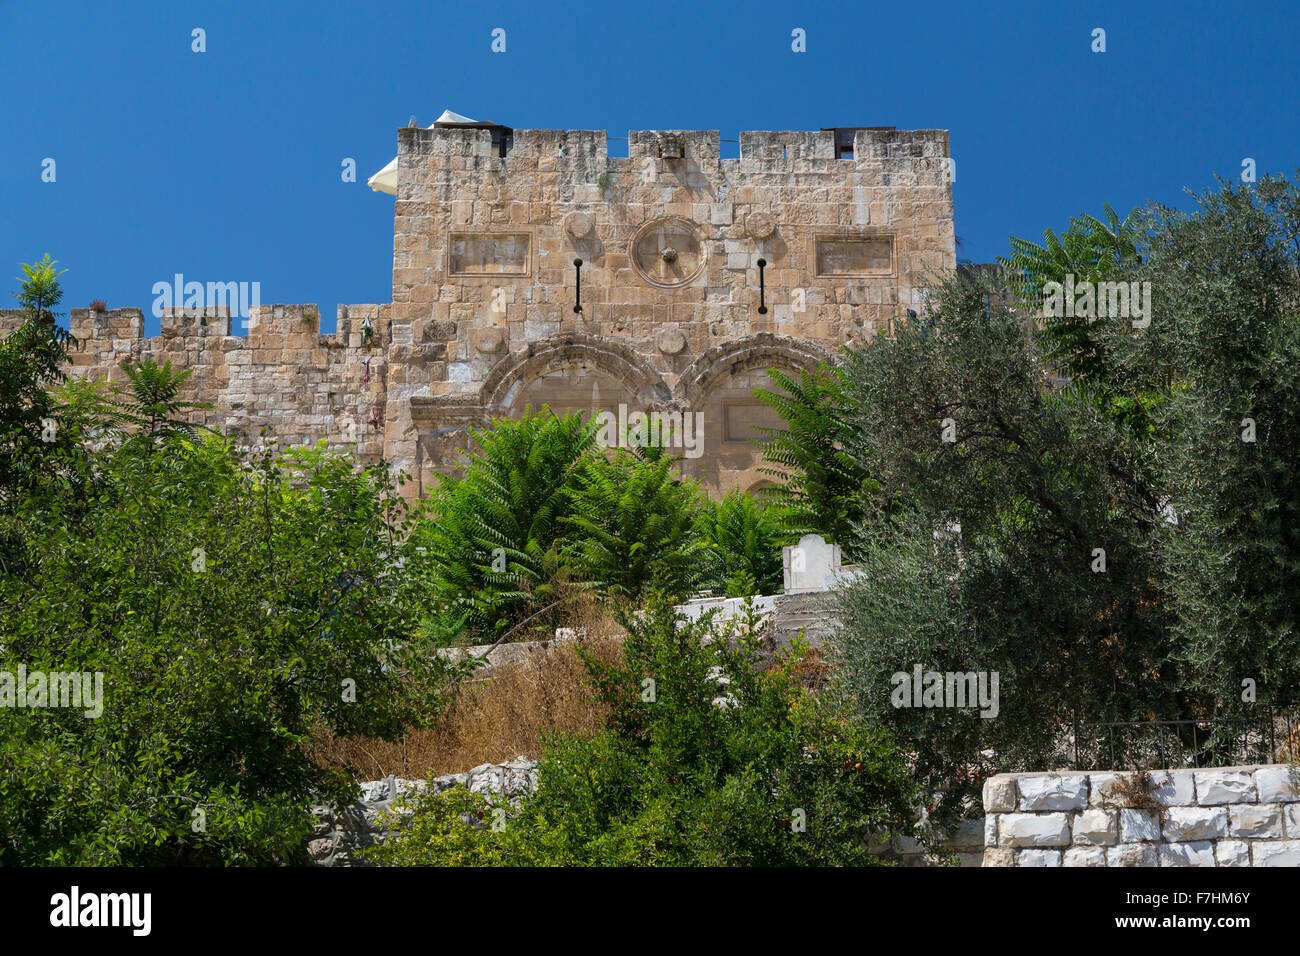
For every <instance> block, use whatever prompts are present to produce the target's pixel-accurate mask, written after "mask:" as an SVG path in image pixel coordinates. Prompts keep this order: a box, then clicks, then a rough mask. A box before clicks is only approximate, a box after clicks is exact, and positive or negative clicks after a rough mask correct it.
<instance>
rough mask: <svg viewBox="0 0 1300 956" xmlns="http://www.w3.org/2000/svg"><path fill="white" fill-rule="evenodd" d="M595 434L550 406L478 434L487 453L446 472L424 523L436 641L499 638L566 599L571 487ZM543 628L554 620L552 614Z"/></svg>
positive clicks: (420, 543)
mask: <svg viewBox="0 0 1300 956" xmlns="http://www.w3.org/2000/svg"><path fill="white" fill-rule="evenodd" d="M595 436H596V426H595V425H594V424H593V423H590V422H588V423H584V422H583V421H582V419H581V417H580V416H578V415H569V416H565V417H557V416H555V415H553V414H552V413H551V411H550V410H549V409H544V410H543V411H541V412H537V413H534V412H533V411H531V410H528V411H527V412H526V413H525V415H524V416H523V417H522V418H520V419H518V420H515V421H510V420H504V419H503V420H499V421H496V422H494V423H493V425H492V427H490V428H485V429H480V430H476V431H475V432H474V433H473V437H474V440H475V441H476V442H477V443H478V445H479V450H478V451H476V452H475V453H474V454H472V455H471V456H470V457H469V459H468V461H467V462H466V465H465V467H464V468H463V469H462V470H461V471H460V473H459V474H458V475H455V476H449V477H447V478H445V479H443V481H442V482H441V484H440V485H439V486H438V487H437V488H436V489H435V490H434V491H433V493H432V494H431V495H430V496H429V497H428V499H426V501H425V503H424V504H423V506H422V507H421V510H420V513H419V516H418V518H417V521H416V524H415V533H414V536H413V541H412V545H413V547H417V548H422V549H423V550H422V551H418V552H415V554H416V555H417V556H423V557H421V558H418V562H419V564H420V566H421V569H422V573H423V577H424V580H425V581H426V582H427V584H428V586H429V590H430V599H431V604H432V607H433V610H432V612H431V614H430V616H429V618H428V619H427V620H426V622H425V630H426V632H427V633H428V634H429V636H430V637H431V639H432V640H433V641H434V642H435V643H444V644H445V643H451V642H453V641H454V640H455V639H456V638H457V637H458V636H459V635H462V634H468V635H469V636H470V637H471V639H472V640H475V641H483V642H487V641H491V640H495V639H496V638H497V637H499V636H500V635H501V634H503V633H505V632H506V631H507V630H509V629H511V628H513V627H515V626H516V625H517V624H519V623H521V622H522V621H523V620H524V619H526V618H528V617H530V616H531V615H533V614H534V613H536V612H537V611H539V610H541V609H543V608H544V607H546V606H547V605H548V604H550V603H551V602H553V601H554V600H555V599H556V598H557V596H558V592H559V590H560V588H561V587H562V585H563V579H564V571H565V569H564V567H563V565H562V562H561V560H560V548H561V546H562V543H563V536H564V532H565V529H566V525H565V523H564V522H565V519H566V518H567V517H568V516H569V515H570V514H571V512H572V507H573V505H572V501H571V498H570V492H571V491H572V489H573V486H574V481H575V476H576V474H577V471H578V470H579V469H580V468H581V467H582V465H583V463H584V462H585V461H586V459H587V458H588V457H589V456H590V455H591V452H592V449H593V448H594V446H595ZM535 626H536V627H538V628H545V627H547V626H550V627H553V626H554V623H553V622H552V621H550V619H549V618H544V617H543V618H540V619H538V621H537V622H536V625H535ZM523 636H526V635H523ZM521 639H522V637H521Z"/></svg>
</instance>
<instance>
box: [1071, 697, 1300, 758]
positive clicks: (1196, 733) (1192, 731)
mask: <svg viewBox="0 0 1300 956" xmlns="http://www.w3.org/2000/svg"><path fill="white" fill-rule="evenodd" d="M1257 706H1258V707H1259V715H1258V716H1252V717H1221V718H1209V719H1204V720H1195V719H1184V720H1132V721H1096V722H1081V721H1078V720H1077V719H1076V720H1075V722H1074V726H1073V731H1074V733H1073V737H1074V740H1073V744H1074V769H1076V770H1142V769H1155V768H1170V769H1177V768H1182V767H1227V766H1232V765H1234V764H1261V763H1283V762H1287V761H1294V760H1297V759H1300V706H1296V705H1288V706H1285V707H1282V706H1272V705H1267V704H1260V705H1257Z"/></svg>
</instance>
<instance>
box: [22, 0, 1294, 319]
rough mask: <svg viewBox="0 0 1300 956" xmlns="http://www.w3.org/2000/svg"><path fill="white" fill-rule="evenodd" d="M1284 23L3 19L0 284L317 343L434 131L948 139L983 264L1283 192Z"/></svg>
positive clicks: (305, 9)
mask: <svg viewBox="0 0 1300 956" xmlns="http://www.w3.org/2000/svg"><path fill="white" fill-rule="evenodd" d="M1298 22H1300V6H1297V5H1296V4H1295V3H1294V0H1293V2H1291V3H1286V2H1279V3H1269V2H1251V3H1248V4H1241V5H1233V4H1224V3H1222V2H1219V3H1209V2H1178V3H1174V2H1158V3H1133V2H1104V3H1097V2H1088V3H1069V4H1061V3H1055V2H1044V0H1034V2H1023V3H1021V2H1017V3H1002V4H995V3H976V2H970V0H964V2H945V3H926V2H922V0H913V2H908V3H887V4H886V3H874V2H873V3H854V2H841V3H814V2H806V0H801V2H797V3H771V2H766V0H751V2H747V3H721V2H708V0H697V2H691V3H684V2H650V3H638V4H627V3H624V2H622V0H607V2H604V3H585V2H579V3H573V2H564V3H562V4H550V3H545V2H537V0H532V2H528V3H489V2H479V3H450V4H439V3H432V2H428V0H425V2H403V0H385V2H383V3H369V4H362V3H341V2H330V0H290V2H277V0H262V2H251V0H224V2H194V3H191V2H184V0H177V2H161V0H160V2H157V3H142V2H132V0H121V2H111V3H106V2H102V0H99V2H81V3H71V2H59V0H46V2H42V3H35V2H30V0H0V53H2V57H0V63H2V64H3V67H4V71H3V73H4V76H3V89H4V92H3V94H0V120H2V121H3V122H0V269H3V270H4V271H2V272H0V275H3V276H5V277H13V276H16V275H18V272H19V266H18V263H19V262H30V261H32V260H34V259H36V258H39V257H40V255H41V254H43V253H45V252H47V251H48V252H49V253H50V254H51V255H53V256H54V257H55V258H56V259H58V260H60V264H61V266H63V267H66V268H68V269H69V270H70V271H69V272H68V273H67V275H66V276H65V277H64V281H65V287H66V290H67V296H66V299H65V302H64V306H65V308H68V307H82V306H85V305H87V304H88V303H89V302H90V301H91V300H92V299H104V300H106V301H107V302H108V304H109V306H110V307H122V306H138V307H141V308H143V309H145V310H146V312H147V311H148V310H149V308H150V306H151V304H152V302H153V294H152V291H151V290H152V286H153V283H155V282H157V281H160V280H169V279H170V278H171V276H172V275H173V274H174V273H177V272H181V273H184V274H185V276H186V277H187V278H191V279H198V280H200V281H209V280H212V281H241V280H242V281H254V280H256V281H260V282H261V283H262V302H263V303H273V302H287V303H297V302H316V303H319V304H320V306H321V310H322V313H323V317H324V320H325V325H326V327H327V328H328V327H332V324H333V316H334V308H335V305H336V304H337V303H339V302H345V303H357V302H385V301H388V299H389V298H390V295H391V280H392V226H393V221H392V220H393V201H394V200H393V198H392V197H391V196H386V195H384V194H382V193H373V192H371V191H370V189H369V188H368V187H367V186H366V185H365V179H366V177H368V176H369V175H370V174H372V173H373V172H375V171H376V170H378V169H379V168H380V167H381V166H383V165H384V164H385V163H386V162H388V160H389V159H391V158H392V157H393V156H394V155H395V153H396V143H397V129H398V128H399V127H401V126H404V125H406V122H407V119H408V118H409V116H410V115H411V114H415V116H416V118H417V120H418V121H419V123H420V125H421V126H427V125H429V124H430V123H432V122H433V120H434V119H435V118H436V117H437V116H438V114H439V113H440V112H442V110H443V109H446V108H450V109H453V110H455V111H457V112H459V113H463V114H465V115H468V116H471V117H474V118H476V119H486V120H492V121H495V122H500V123H505V124H507V125H510V126H514V127H517V128H581V129H601V128H604V129H607V130H609V132H610V135H611V136H626V135H627V132H626V131H627V130H628V129H664V128H677V129H718V130H721V132H722V137H723V138H724V139H735V138H736V134H737V133H738V131H740V130H742V129H775V130H782V129H817V128H819V127H823V126H880V125H892V126H897V127H899V128H944V129H948V130H950V131H951V142H952V153H953V157H954V158H955V160H956V162H957V181H956V184H955V186H954V195H955V199H956V218H957V235H958V237H959V239H960V240H961V243H962V244H961V246H960V247H959V248H958V256H959V257H960V258H964V259H970V260H973V261H976V262H986V261H989V260H991V259H992V257H993V256H994V255H997V254H999V253H1002V252H1004V251H1005V249H1006V241H1007V237H1008V236H1010V235H1019V236H1026V237H1032V238H1035V239H1036V238H1039V237H1040V236H1041V233H1042V230H1043V229H1044V228H1046V227H1049V226H1050V227H1052V228H1055V229H1060V228H1063V227H1064V226H1065V225H1066V223H1067V221H1068V219H1069V217H1070V215H1071V214H1074V213H1078V212H1083V211H1089V212H1094V213H1100V210H1101V206H1102V203H1103V202H1106V201H1109V202H1110V203H1112V204H1113V205H1114V206H1115V207H1116V208H1117V209H1119V210H1120V211H1121V212H1126V211H1127V210H1128V209H1130V208H1131V207H1133V206H1135V205H1140V204H1142V203H1145V202H1146V201H1148V200H1156V201H1160V202H1165V203H1170V204H1175V205H1180V206H1184V207H1186V206H1188V200H1187V198H1186V196H1185V194H1184V192H1183V191H1184V189H1185V188H1192V189H1196V190H1202V189H1204V188H1206V187H1209V186H1211V185H1212V184H1213V176H1214V174H1216V173H1217V174H1219V175H1222V176H1224V177H1226V178H1237V177H1239V176H1240V172H1241V162H1242V159H1243V157H1252V158H1254V159H1255V160H1256V162H1257V164H1258V170H1259V172H1260V173H1261V174H1262V173H1264V172H1283V173H1287V174H1288V175H1294V173H1295V167H1296V166H1297V165H1300V159H1298V158H1297V157H1300V113H1298V111H1297V106H1298V105H1300V97H1297V95H1296V93H1297V83H1298V82H1300V80H1298V77H1300V60H1297V58H1296V56H1295V52H1296V47H1297V42H1296V41H1297V39H1298V34H1300V31H1298V30H1297V23H1298ZM195 27H201V28H203V29H204V30H205V31H206V35H207V36H206V40H207V52H205V53H201V54H200V53H194V52H191V30H192V29H193V28H195ZM496 27H502V28H504V29H505V30H506V52H505V53H504V54H496V53H493V52H492V51H491V49H490V44H491V31H492V30H493V29H494V28H496ZM795 27H800V28H803V29H804V30H805V31H806V33H807V52H806V53H802V54H797V53H793V52H792V51H791V48H790V44H791V39H790V34H791V30H792V29H794V28H795ZM1095 27H1102V28H1104V29H1105V30H1106V46H1107V51H1106V52H1105V53H1093V52H1092V51H1091V49H1090V47H1091V44H1092V38H1091V33H1092V30H1093V28H1095ZM615 145H616V146H622V145H623V144H615ZM623 148H624V150H625V146H624V147H623ZM731 149H735V147H734V146H732V147H731ZM724 155H728V154H727V153H725V152H724ZM731 155H734V153H733V154H731ZM46 157H50V158H53V159H54V160H55V161H56V163H57V167H56V169H57V181H56V182H54V183H44V182H42V181H41V170H42V161H43V160H44V159H45V158H46ZM345 157H352V158H354V159H355V160H356V162H357V173H358V175H357V181H356V182H354V183H344V182H342V181H341V178H340V171H341V167H340V163H341V162H342V160H343V159H344V158H345ZM14 288H17V281H16V280H13V279H11V281H10V284H9V285H8V286H5V287H4V288H3V289H2V290H0V292H3V293H5V295H4V296H3V301H4V304H5V305H6V306H10V305H12V304H13V302H12V298H10V297H9V296H8V295H7V293H8V292H9V291H11V290H12V289H14ZM156 325H157V320H152V321H151V324H150V329H151V331H152V329H153V328H155V327H156Z"/></svg>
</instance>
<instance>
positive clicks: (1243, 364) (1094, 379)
mask: <svg viewBox="0 0 1300 956" xmlns="http://www.w3.org/2000/svg"><path fill="white" fill-rule="evenodd" d="M1196 199H1197V203H1198V206H1199V208H1198V210H1197V211H1196V212H1194V213H1192V214H1185V213H1181V212H1177V211H1174V210H1169V209H1164V208H1161V207H1153V208H1151V209H1149V210H1146V211H1144V212H1142V213H1141V214H1139V215H1137V216H1133V217H1130V218H1129V220H1126V221H1125V223H1123V224H1120V223H1118V222H1117V221H1116V217H1114V216H1113V215H1111V216H1110V219H1111V222H1110V224H1109V226H1108V227H1107V229H1106V230H1105V232H1106V233H1107V234H1108V235H1109V234H1114V233H1117V232H1123V233H1125V234H1127V235H1137V234H1139V233H1140V234H1141V235H1142V236H1143V237H1144V238H1143V241H1142V255H1141V256H1140V257H1139V256H1137V255H1133V254H1130V253H1131V252H1132V249H1131V247H1130V246H1128V245H1126V244H1125V243H1124V242H1119V243H1116V242H1114V241H1112V240H1108V239H1105V237H1104V236H1103V237H1102V238H1100V239H1095V241H1093V240H1089V241H1087V242H1085V241H1084V240H1083V239H1078V242H1077V247H1071V246H1070V244H1069V243H1065V242H1062V243H1060V244H1059V245H1060V246H1061V247H1062V248H1061V250H1058V251H1057V252H1054V253H1053V255H1054V256H1055V257H1056V259H1057V260H1059V262H1058V263H1057V264H1058V265H1059V266H1061V267H1062V268H1071V269H1074V268H1079V269H1082V268H1083V267H1086V266H1089V265H1090V264H1091V265H1092V266H1096V267H1097V268H1096V270H1095V271H1094V272H1093V273H1092V274H1091V275H1089V274H1087V273H1084V276H1085V277H1086V278H1090V279H1093V278H1096V277H1097V275H1099V274H1100V275H1106V276H1107V277H1109V278H1110V279H1111V280H1112V281H1125V282H1150V283H1151V288H1152V292H1153V312H1152V316H1151V325H1150V327H1149V328H1146V329H1142V330H1135V329H1133V328H1132V327H1131V325H1130V324H1129V323H1127V322H1097V323H1093V324H1091V325H1090V326H1089V327H1088V329H1087V341H1086V342H1084V341H1083V340H1082V339H1079V340H1076V341H1074V342H1073V344H1072V345H1070V346H1069V347H1071V348H1075V349H1077V350H1078V356H1075V357H1080V356H1084V355H1085V353H1086V357H1087V359H1088V364H1087V367H1086V369H1085V370H1084V372H1083V373H1082V379H1083V380H1076V381H1074V382H1071V383H1067V384H1066V385H1065V386H1059V385H1056V384H1054V377H1053V374H1052V373H1053V367H1054V362H1055V360H1056V359H1057V358H1058V357H1060V355H1061V352H1060V351H1059V350H1060V349H1062V348H1065V347H1066V346H1065V345H1062V343H1064V342H1068V341H1069V340H1068V339H1057V340H1055V341H1053V340H1052V339H1051V338H1050V337H1043V336H1040V335H1038V334H1037V333H1036V332H1035V331H1033V330H1032V329H1031V328H1030V327H1028V326H1027V325H1026V324H1025V322H1024V320H1023V317H1021V316H1019V315H1017V314H1016V313H1015V312H1013V311H1011V310H1009V309H1007V308H1005V307H1004V306H1002V305H1001V304H999V297H998V296H997V295H996V290H992V289H988V288H981V287H977V286H975V285H968V284H964V283H960V282H956V281H953V282H950V283H948V284H946V285H945V286H944V287H943V288H942V289H941V290H939V294H938V296H937V297H936V298H937V308H936V310H935V314H934V315H932V316H929V317H928V321H927V330H928V331H927V333H926V334H922V333H919V332H916V331H913V330H909V329H904V330H903V331H902V332H901V333H900V334H899V336H898V337H897V339H896V340H879V341H877V342H876V343H874V344H873V345H872V346H870V347H868V348H866V349H864V350H862V351H861V352H860V353H857V354H855V355H853V356H852V357H851V358H850V361H849V363H848V370H847V373H846V378H847V381H848V401H849V404H848V406H847V407H848V410H849V411H848V414H849V417H850V420H851V421H852V423H853V425H854V427H855V428H856V429H858V430H859V431H860V433H861V434H862V435H863V441H862V442H861V443H860V444H859V445H857V446H856V447H857V448H858V449H861V450H862V451H864V452H865V454H864V456H863V458H862V461H861V464H862V467H863V468H864V469H865V470H866V471H867V472H868V473H870V474H872V475H873V476H875V477H876V478H877V479H878V480H879V481H880V482H881V485H882V492H883V495H882V496H876V497H871V498H866V499H864V501H863V507H862V514H863V516H864V517H863V527H864V529H865V534H866V541H867V546H866V547H865V548H864V550H863V552H862V553H861V554H860V555H859V562H860V563H861V564H862V566H863V572H864V573H863V575H862V577H861V579H859V580H858V581H857V582H856V583H855V584H854V585H853V586H852V587H850V588H849V589H848V590H847V592H846V593H845V595H844V599H843V604H842V610H841V617H842V620H843V623H844V626H843V629H842V631H841V633H840V634H839V635H838V636H837V638H836V641H835V644H836V652H837V656H838V660H839V662H840V663H841V664H842V665H843V668H844V675H845V681H846V685H847V687H848V689H849V690H851V691H852V692H853V694H854V695H855V698H856V700H857V703H858V706H859V708H860V709H861V712H863V713H864V714H866V715H867V716H869V717H870V718H871V719H872V720H874V721H876V722H878V723H880V724H882V725H887V726H890V727H892V728H893V729H894V730H895V731H896V732H897V733H898V734H899V735H900V737H901V738H902V740H903V741H904V742H905V744H906V745H907V746H909V747H912V748H914V749H915V750H916V752H917V755H918V767H919V768H920V769H921V770H922V772H926V773H929V774H932V775H934V776H935V777H936V778H938V780H940V781H943V782H946V783H948V784H949V785H950V786H951V789H950V791H949V797H956V796H960V795H961V793H962V792H963V791H964V792H967V793H969V792H971V791H972V790H973V786H972V784H973V783H974V781H973V780H972V775H971V770H972V769H973V768H976V767H977V766H978V765H979V764H981V763H982V761H981V760H980V759H979V758H978V757H977V756H976V755H977V754H979V753H980V751H991V752H992V753H993V754H995V760H996V763H997V766H998V767H999V768H1000V769H1004V770H1017V769H1030V768H1032V767H1041V766H1048V765H1052V766H1054V765H1060V764H1062V763H1067V762H1068V761H1069V760H1071V759H1072V754H1071V753H1070V752H1069V744H1068V740H1069V737H1068V728H1069V726H1070V724H1071V722H1072V720H1073V718H1074V717H1075V716H1076V715H1078V716H1079V717H1080V718H1081V719H1084V720H1091V721H1104V720H1143V719H1157V718H1158V719H1171V718H1198V719H1204V718H1211V717H1240V718H1248V719H1256V720H1259V719H1262V716H1261V714H1262V711H1261V709H1260V705H1259V704H1258V703H1256V702H1255V700H1254V698H1252V697H1251V696H1250V695H1246V694H1243V692H1242V691H1243V686H1245V682H1247V681H1253V682H1254V683H1255V685H1256V686H1257V689H1258V698H1259V701H1260V702H1261V703H1262V702H1265V701H1273V702H1277V703H1287V702H1293V701H1294V688H1295V687H1296V686H1297V683H1298V682H1300V653H1298V652H1300V641H1298V640H1297V631H1296V621H1297V617H1298V615H1300V603H1298V602H1300V592H1297V589H1296V588H1295V587H1294V583H1295V578H1296V573H1297V570H1300V532H1297V530H1296V529H1297V528H1300V484H1297V481H1298V480H1300V479H1297V478H1296V475H1297V473H1298V472H1300V459H1298V458H1297V456H1298V455H1300V452H1298V451H1297V448H1296V444H1295V442H1294V441H1293V438H1294V436H1295V435H1296V434H1297V433H1300V411H1297V409H1300V372H1297V368H1300V278H1297V277H1298V276H1300V253H1297V249H1300V191H1297V189H1296V187H1295V186H1294V185H1293V184H1291V183H1289V182H1287V181H1286V180H1282V179H1276V178H1267V179H1265V180H1262V181H1261V182H1260V183H1258V184H1256V185H1247V186H1241V185H1237V184H1231V183H1223V184H1222V185H1221V187H1220V188H1219V189H1218V190H1216V191H1214V192H1211V193H1207V194H1205V195H1201V196H1197V197H1196ZM1121 226H1123V229H1121V228H1120V227H1121ZM1091 228H1092V234H1093V235H1094V237H1095V236H1096V234H1097V233H1099V232H1101V231H1102V230H1101V229H1100V226H1099V225H1098V224H1096V223H1093V224H1092V226H1091ZM1081 230H1082V227H1081ZM1080 234H1081V235H1082V231H1080ZM1103 263H1104V266H1103V265H1102V264H1103ZM1022 265H1023V263H1022ZM1045 269H1046V266H1044V267H1043V269H1040V270H1039V273H1038V274H1039V275H1040V277H1041V275H1042V274H1043V271H1044V270H1045ZM1031 271H1032V270H1031ZM1053 277H1054V278H1059V275H1056V276H1053ZM1045 349H1046V351H1045ZM1067 365H1069V366H1070V367H1071V368H1073V369H1075V370H1076V371H1077V370H1078V369H1080V368H1081V367H1082V366H1079V365H1077V364H1071V363H1067ZM1099 399H1100V400H1099ZM945 419H951V420H952V421H953V423H954V424H955V429H956V440H955V441H954V442H951V443H948V442H944V441H942V440H940V434H941V428H940V425H941V422H942V421H943V420H945ZM1252 426H1253V428H1254V432H1253V437H1254V440H1253V441H1250V440H1243V439H1245V438H1247V436H1250V435H1251V434H1252V433H1251V427H1252ZM880 497H884V498H886V499H889V500H892V501H893V502H895V504H896V505H897V507H896V508H895V509H894V511H893V513H892V514H891V515H890V516H889V518H888V520H886V521H885V522H883V523H881V522H875V523H873V522H872V520H869V519H871V517H872V511H871V508H872V507H874V506H875V505H876V504H877V503H878V501H879V500H880ZM954 525H959V526H960V533H959V535H954V534H952V530H953V527H954ZM954 544H955V545H956V547H954V546H953V545H954ZM1096 549H1104V551H1105V565H1104V570H1102V569H1101V568H1099V567H1098V564H1097V561H1098V555H1099V551H1097V550H1096ZM918 663H919V664H921V665H922V666H923V667H924V668H925V669H927V670H931V669H932V670H938V671H963V672H964V671H971V670H975V671H998V672H999V674H1000V680H1001V707H1000V713H999V716H998V717H997V718H996V719H994V720H981V719H979V718H978V717H977V716H976V715H975V714H973V713H970V712H957V711H952V710H942V709H919V708H917V709H896V708H894V707H893V706H892V703H891V701H890V690H891V688H890V685H889V683H888V681H887V680H886V679H885V678H887V676H888V675H889V674H890V673H891V672H896V671H907V670H909V669H910V668H911V667H913V666H914V665H915V664H918ZM1184 743H1185V744H1186V745H1188V746H1191V744H1192V740H1191V739H1190V735H1189V739H1188V740H1185V741H1184ZM1198 743H1199V744H1200V745H1201V746H1204V745H1205V735H1204V734H1202V735H1201V737H1200V740H1199V741H1198ZM1200 756H1201V757H1202V759H1207V758H1208V757H1209V755H1207V754H1204V753H1203V754H1201V755H1200ZM955 809H956V808H955V806H954V801H952V800H949V801H948V806H947V807H946V809H945V808H942V807H941V808H940V810H941V812H955Z"/></svg>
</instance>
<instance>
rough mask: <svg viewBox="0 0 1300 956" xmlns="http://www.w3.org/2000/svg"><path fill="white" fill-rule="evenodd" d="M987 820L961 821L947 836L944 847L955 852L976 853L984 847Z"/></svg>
mask: <svg viewBox="0 0 1300 956" xmlns="http://www.w3.org/2000/svg"><path fill="white" fill-rule="evenodd" d="M986 819H987V818H981V819H978V820H975V819H971V820H959V821H958V822H957V826H956V827H955V828H954V829H953V830H952V831H951V832H950V833H948V835H947V839H945V840H944V846H945V847H946V848H947V849H949V850H953V851H974V850H980V849H982V848H983V846H984V837H985V827H986V822H985V821H986Z"/></svg>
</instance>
